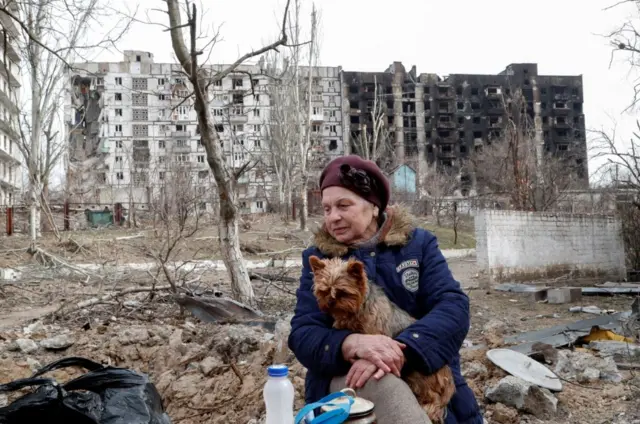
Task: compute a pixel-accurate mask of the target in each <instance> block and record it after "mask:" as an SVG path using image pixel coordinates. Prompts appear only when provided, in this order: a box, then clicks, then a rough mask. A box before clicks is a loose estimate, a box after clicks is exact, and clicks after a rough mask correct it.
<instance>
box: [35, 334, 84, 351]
mask: <svg viewBox="0 0 640 424" xmlns="http://www.w3.org/2000/svg"><path fill="white" fill-rule="evenodd" d="M74 343H75V340H74V339H73V337H71V335H69V334H59V335H57V336H54V337H50V338H48V339H44V340H42V341H41V342H40V346H42V347H43V348H45V349H48V350H64V349H66V348H68V347H69V346H71V345H73V344H74Z"/></svg>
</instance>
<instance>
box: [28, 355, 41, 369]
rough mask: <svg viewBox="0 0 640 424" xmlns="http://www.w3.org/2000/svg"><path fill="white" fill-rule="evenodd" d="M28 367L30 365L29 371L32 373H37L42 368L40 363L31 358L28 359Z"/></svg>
mask: <svg viewBox="0 0 640 424" xmlns="http://www.w3.org/2000/svg"><path fill="white" fill-rule="evenodd" d="M27 365H29V369H30V370H31V372H36V371H38V370H39V369H40V368H42V365H41V364H40V361H38V360H36V359H33V358H29V357H27Z"/></svg>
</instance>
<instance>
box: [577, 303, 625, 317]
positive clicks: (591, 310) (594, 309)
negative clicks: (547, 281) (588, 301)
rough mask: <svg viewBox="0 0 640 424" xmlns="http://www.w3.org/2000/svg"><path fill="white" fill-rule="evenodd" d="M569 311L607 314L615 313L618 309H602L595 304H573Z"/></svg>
mask: <svg viewBox="0 0 640 424" xmlns="http://www.w3.org/2000/svg"><path fill="white" fill-rule="evenodd" d="M569 312H584V313H585V314H593V315H607V314H614V313H615V312H616V311H614V310H613V309H600V308H598V307H597V306H595V305H590V306H572V307H571V308H569Z"/></svg>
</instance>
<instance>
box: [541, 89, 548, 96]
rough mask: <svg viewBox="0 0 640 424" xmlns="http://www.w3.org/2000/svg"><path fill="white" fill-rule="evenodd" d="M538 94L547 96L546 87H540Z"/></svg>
mask: <svg viewBox="0 0 640 424" xmlns="http://www.w3.org/2000/svg"><path fill="white" fill-rule="evenodd" d="M540 94H542V95H545V94H547V88H546V87H542V88H541V89H540Z"/></svg>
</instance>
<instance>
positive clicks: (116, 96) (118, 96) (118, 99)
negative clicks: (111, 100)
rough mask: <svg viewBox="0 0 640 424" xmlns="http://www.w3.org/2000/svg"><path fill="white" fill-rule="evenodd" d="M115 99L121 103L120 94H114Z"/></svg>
mask: <svg viewBox="0 0 640 424" xmlns="http://www.w3.org/2000/svg"><path fill="white" fill-rule="evenodd" d="M115 99H116V102H121V101H122V93H116V95H115Z"/></svg>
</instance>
